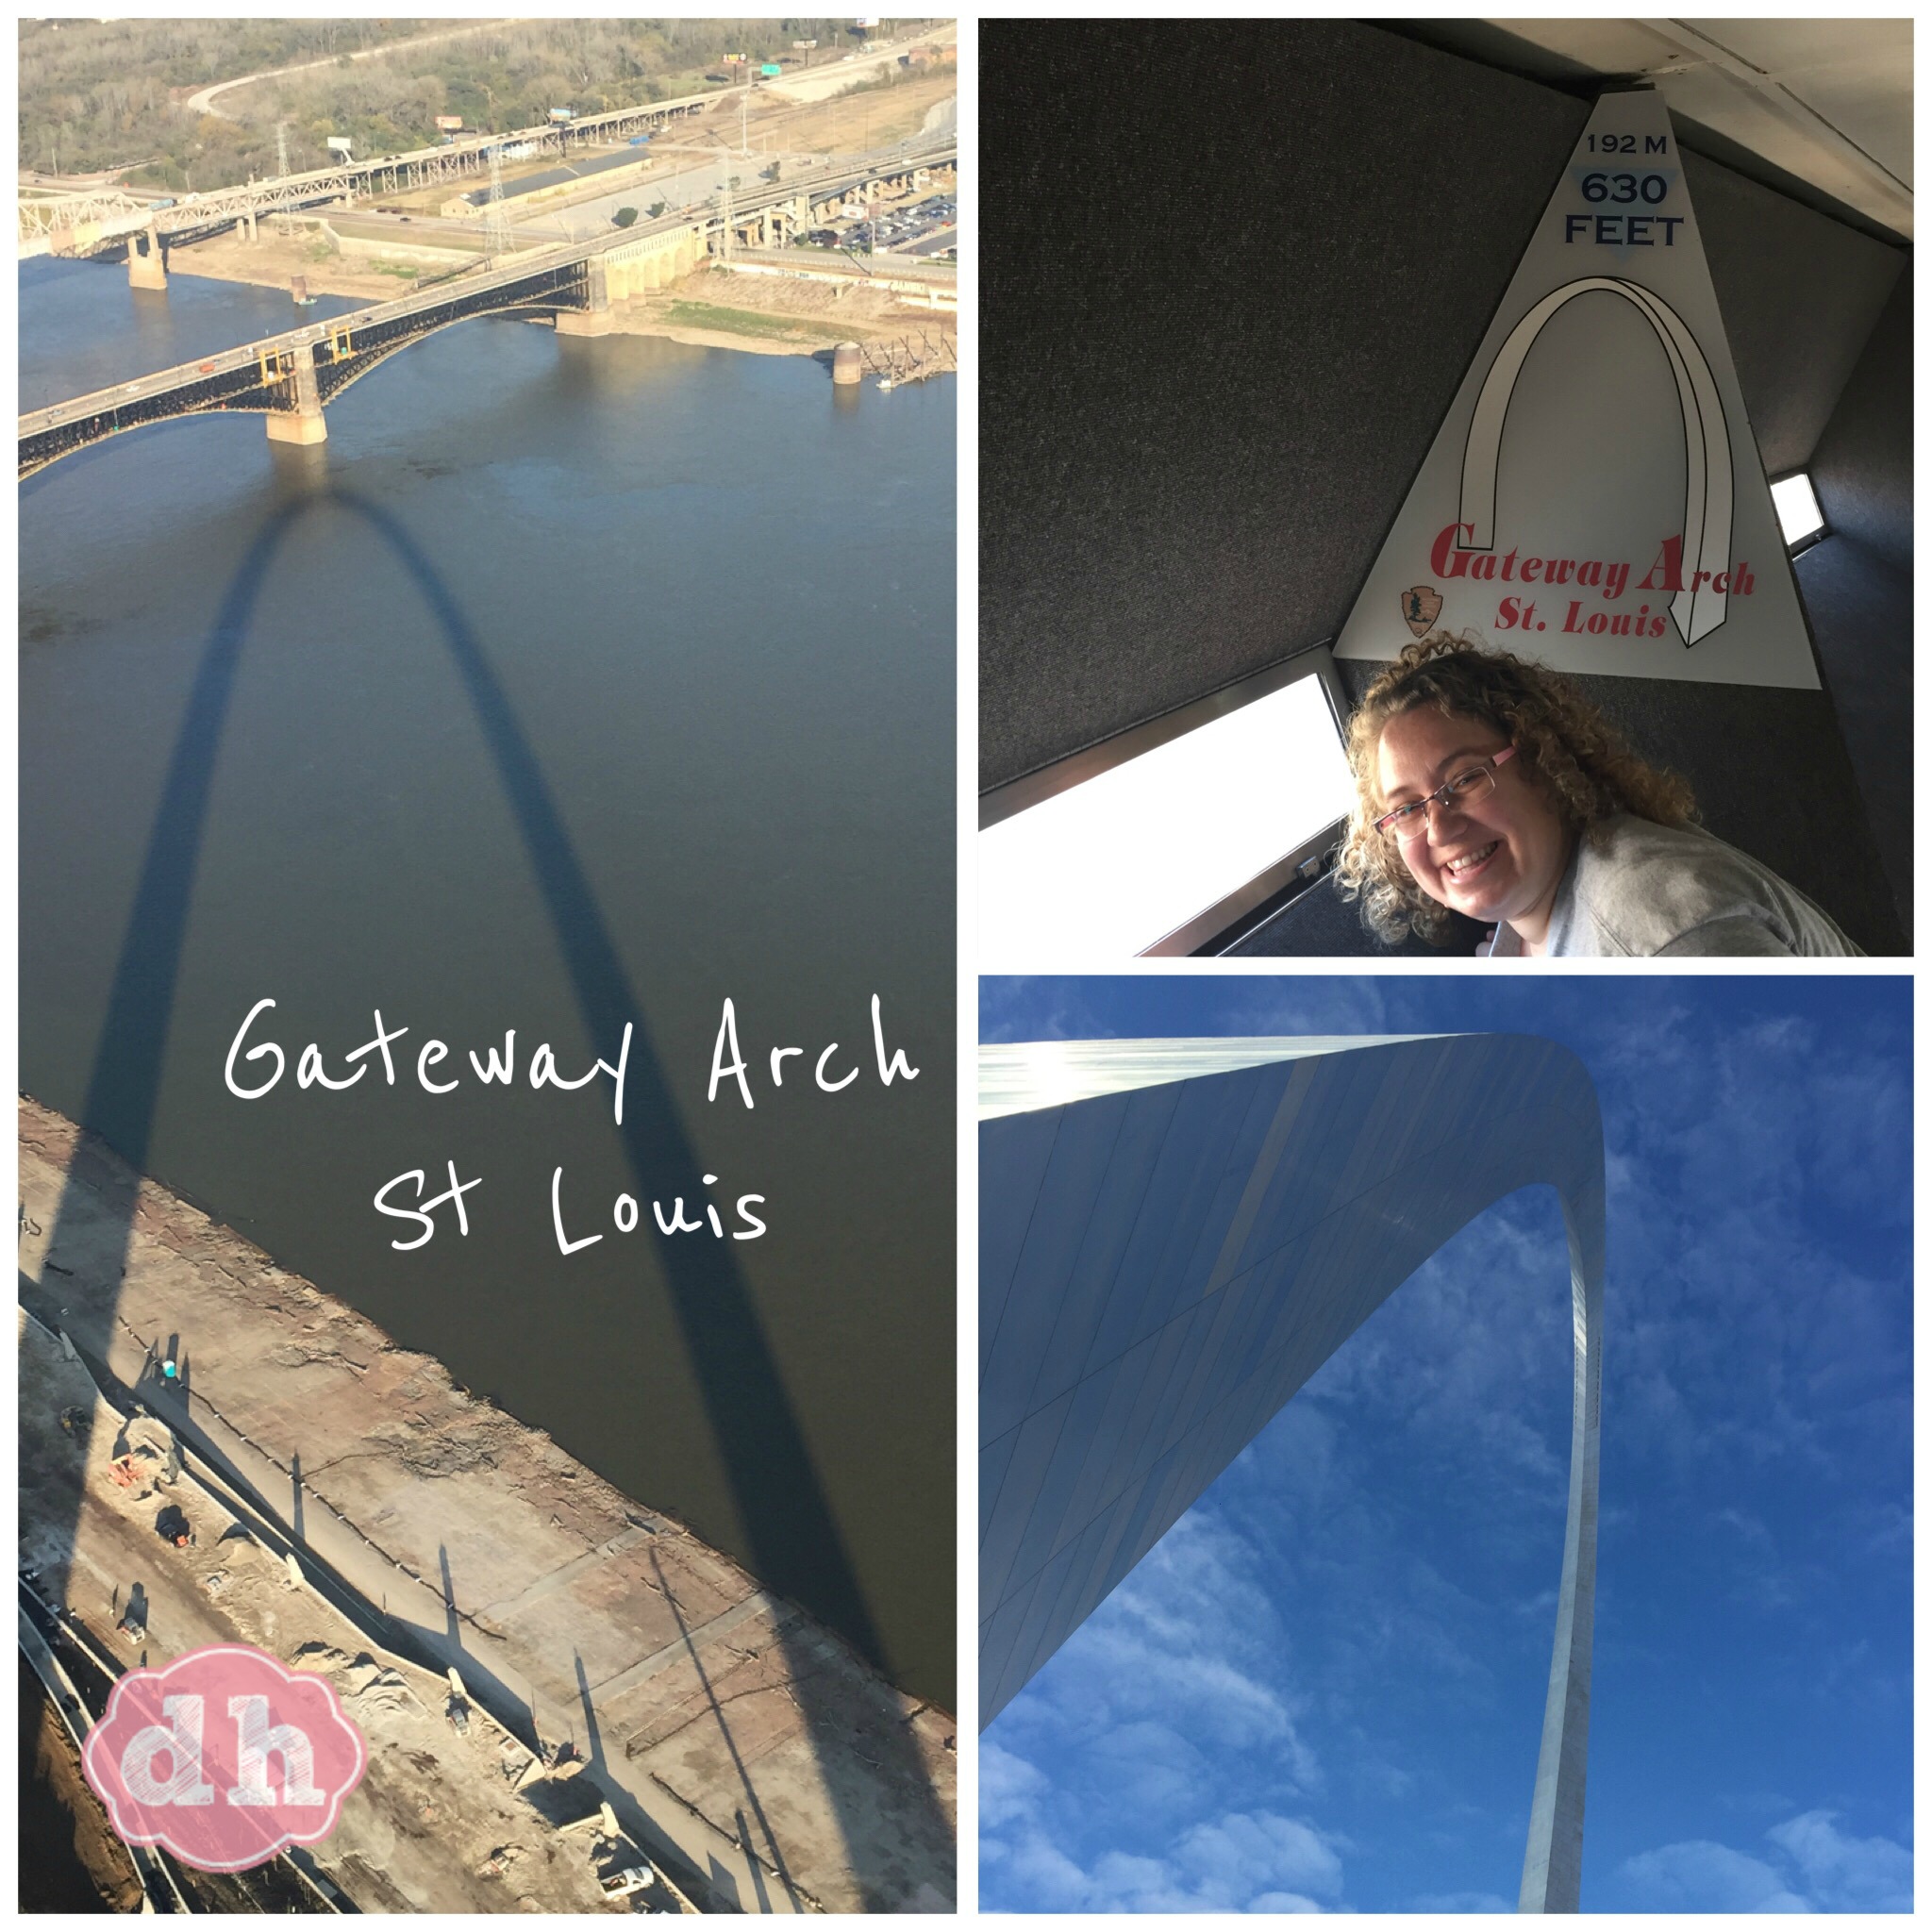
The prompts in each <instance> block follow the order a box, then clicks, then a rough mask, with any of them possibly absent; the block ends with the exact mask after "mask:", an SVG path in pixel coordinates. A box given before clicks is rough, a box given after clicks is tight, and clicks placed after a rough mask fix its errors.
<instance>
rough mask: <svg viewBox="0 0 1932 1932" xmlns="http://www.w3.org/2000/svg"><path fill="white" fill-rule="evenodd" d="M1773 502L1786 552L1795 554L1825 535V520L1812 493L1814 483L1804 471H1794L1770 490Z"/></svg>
mask: <svg viewBox="0 0 1932 1932" xmlns="http://www.w3.org/2000/svg"><path fill="white" fill-rule="evenodd" d="M1771 500H1772V503H1773V505H1774V508H1776V510H1777V521H1778V525H1779V527H1780V528H1781V529H1782V530H1783V531H1784V533H1785V548H1786V549H1787V550H1796V549H1797V548H1798V546H1799V545H1800V544H1802V543H1808V542H1809V541H1811V540H1812V539H1813V538H1814V537H1821V536H1823V535H1824V516H1823V514H1822V513H1821V512H1820V510H1819V508H1818V498H1817V496H1816V495H1815V494H1814V493H1813V492H1812V489H1811V479H1810V477H1809V476H1807V475H1806V474H1805V473H1804V471H1803V470H1794V471H1793V472H1792V473H1791V474H1790V475H1789V476H1787V477H1785V478H1784V479H1783V480H1782V481H1781V482H1777V483H1774V484H1773V485H1772V486H1771Z"/></svg>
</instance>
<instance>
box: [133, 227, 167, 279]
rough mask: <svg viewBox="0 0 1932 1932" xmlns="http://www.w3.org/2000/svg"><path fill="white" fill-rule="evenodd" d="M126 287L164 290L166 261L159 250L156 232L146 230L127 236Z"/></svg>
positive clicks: (157, 233) (159, 241)
mask: <svg viewBox="0 0 1932 1932" xmlns="http://www.w3.org/2000/svg"><path fill="white" fill-rule="evenodd" d="M127 286H128V287H129V288H130V289H160V290H163V291H165V290H166V288H167V286H168V261H167V257H166V256H165V255H164V254H163V252H162V249H161V238H160V234H159V231H158V230H157V229H155V228H147V229H144V230H143V231H142V232H141V233H138V234H134V235H130V236H128V238H127Z"/></svg>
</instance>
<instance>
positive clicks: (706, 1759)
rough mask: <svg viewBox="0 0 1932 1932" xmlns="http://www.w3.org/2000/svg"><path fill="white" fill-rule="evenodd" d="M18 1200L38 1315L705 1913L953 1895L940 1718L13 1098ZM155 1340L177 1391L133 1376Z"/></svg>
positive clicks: (701, 1552)
mask: <svg viewBox="0 0 1932 1932" xmlns="http://www.w3.org/2000/svg"><path fill="white" fill-rule="evenodd" d="M20 1192H21V1202H22V1211H23V1216H24V1219H23V1224H22V1241H21V1259H20V1268H21V1294H22V1299H23V1301H24V1302H25V1304H26V1305H27V1306H28V1307H29V1308H30V1309H31V1310H32V1311H33V1312H34V1313H35V1315H36V1316H37V1317H38V1318H39V1319H41V1320H42V1321H43V1322H45V1323H47V1324H50V1325H57V1326H58V1327H59V1328H60V1329H63V1330H64V1331H65V1332H67V1333H68V1334H69V1335H70V1336H71V1337H72V1338H73V1340H74V1341H75V1345H76V1346H77V1347H78V1348H79V1349H80V1350H81V1351H82V1354H83V1357H92V1358H94V1359H95V1360H96V1361H97V1362H99V1363H100V1364H101V1365H102V1366H103V1369H104V1371H105V1372H106V1373H108V1374H110V1375H111V1376H113V1377H117V1378H119V1380H120V1381H121V1382H124V1383H125V1384H126V1385H128V1386H129V1387H130V1388H134V1389H138V1390H139V1391H140V1393H141V1396H142V1401H143V1402H144V1403H145V1404H146V1406H147V1407H149V1408H150V1409H151V1410H153V1411H154V1412H155V1413H156V1414H157V1415H158V1416H160V1417H161V1418H162V1419H163V1420H164V1421H165V1422H167V1423H168V1424H169V1425H170V1426H171V1427H173V1428H174V1429H175V1431H176V1432H177V1433H178V1434H179V1435H180V1437H181V1438H182V1440H183V1441H184V1442H186V1443H187V1444H188V1446H189V1449H190V1452H191V1455H192V1457H197V1458H199V1459H200V1460H201V1461H202V1462H203V1463H205V1464H206V1466H207V1467H208V1469H209V1470H210V1471H212V1472H215V1473H216V1474H217V1476H218V1478H219V1480H220V1481H221V1482H223V1483H227V1484H231V1485H233V1486H234V1487H235V1491H236V1493H237V1494H242V1493H243V1491H244V1490H245V1491H246V1492H248V1493H249V1494H250V1495H251V1496H252V1498H253V1503H252V1505H251V1507H259V1508H260V1509H261V1510H262V1511H263V1512H265V1513H266V1514H267V1515H270V1516H272V1517H273V1519H274V1523H273V1528H274V1531H275V1534H276V1535H278V1536H285V1537H286V1538H287V1540H288V1541H289V1543H290V1545H291V1547H292V1548H293V1549H295V1550H296V1551H297V1552H298V1553H299V1556H300V1557H301V1558H302V1560H303V1562H304V1567H305V1569H308V1568H311V1567H312V1569H313V1572H314V1574H316V1576H317V1577H318V1578H319V1579H324V1580H325V1581H329V1582H331V1583H333V1582H336V1581H339V1583H340V1587H341V1590H342V1591H344V1592H346V1593H348V1594H349V1595H350V1596H352V1597H353V1600H354V1601H356V1602H359V1603H361V1604H364V1605H366V1606H368V1607H371V1609H372V1612H373V1614H374V1615H375V1617H377V1618H378V1619H379V1620H380V1622H381V1626H382V1628H383V1629H384V1631H385V1632H386V1633H387V1635H388V1636H389V1637H390V1638H391V1639H392V1640H393V1643H392V1647H393V1648H395V1649H396V1650H398V1651H401V1652H404V1653H405V1654H408V1655H411V1656H420V1657H423V1658H425V1659H426V1660H427V1661H428V1662H429V1663H430V1664H431V1665H432V1666H433V1667H437V1668H441V1667H443V1666H447V1665H454V1666H456V1667H457V1668H458V1669H459V1670H460V1672H461V1674H462V1679H463V1683H464V1685H465V1687H466V1689H467V1691H469V1693H470V1695H471V1696H472V1697H473V1698H475V1700H476V1701H477V1702H478V1703H479V1704H481V1705H482V1706H483V1707H485V1708H486V1709H487V1710H488V1711H489V1712H490V1713H491V1715H492V1716H493V1717H494V1718H495V1719H497V1720H498V1721H499V1722H500V1723H502V1724H504V1725H505V1726H506V1728H507V1729H508V1731H509V1732H510V1733H511V1734H513V1735H514V1736H515V1737H516V1738H518V1739H520V1740H523V1741H524V1742H525V1744H535V1743H537V1742H538V1741H539V1740H541V1741H542V1742H543V1743H544V1744H547V1745H553V1746H554V1744H555V1743H556V1742H557V1741H558V1740H563V1739H568V1740H570V1741H571V1742H572V1743H573V1745H574V1747H575V1750H576V1751H577V1752H579V1753H581V1754H582V1756H583V1757H584V1758H585V1759H586V1760H587V1763H588V1769H587V1770H586V1771H585V1772H584V1773H583V1774H582V1779H583V1780H584V1781H586V1788H587V1789H594V1790H597V1791H598V1792H600V1793H602V1794H603V1795H604V1796H605V1797H606V1798H607V1799H608V1801H609V1802H610V1803H611V1805H612V1808H613V1810H614V1811H615V1813H616V1815H617V1817H618V1819H619V1821H620V1823H621V1824H623V1825H624V1826H625V1829H626V1830H627V1831H629V1832H630V1833H631V1834H632V1835H633V1836H634V1837H636V1838H637V1839H638V1840H639V1841H640V1842H641V1843H642V1844H643V1845H644V1846H645V1848H646V1849H647V1850H650V1851H653V1852H654V1853H656V1854H658V1856H660V1857H664V1858H665V1859H666V1861H667V1862H670V1863H673V1864H674V1869H677V1870H681V1871H686V1872H689V1873H691V1874H695V1878H694V1880H693V1882H694V1883H698V1882H702V1885H703V1888H704V1890H705V1891H706V1892H707V1893H708V1897H707V1898H706V1899H705V1900H704V1901H703V1902H704V1903H706V1904H708V1906H709V1907H712V1908H716V1909H724V1910H754V1911H755V1910H766V1909H769V1910H781V1911H782V1910H814V1909H818V1910H833V1911H850V1910H892V1909H900V1910H905V1909H928V1910H944V1909H949V1908H950V1907H951V1903H952V1899H953V1890H954V1869H955V1859H954V1829H955V1827H954V1816H955V1802H954V1799H955V1793H954V1763H955V1757H954V1725H953V1721H952V1719H951V1718H950V1717H949V1716H947V1715H946V1714H945V1713H943V1712H941V1711H939V1710H937V1709H935V1708H933V1707H929V1706H922V1705H920V1704H918V1703H917V1702H916V1701H914V1700H912V1699H910V1698H908V1697H905V1696H903V1695H902V1694H901V1693H899V1692H897V1691H893V1690H892V1688H891V1686H890V1685H888V1684H887V1683H885V1682H884V1680H883V1679H881V1678H880V1677H878V1676H877V1674H875V1673H874V1672H872V1671H871V1670H869V1669H868V1668H867V1667H866V1666H865V1665H864V1664H863V1663H862V1662H861V1661H860V1660H859V1659H858V1657H856V1656H855V1655H854V1654H853V1653H852V1652H851V1651H850V1649H849V1648H848V1647H847V1646H846V1645H845V1644H844V1643H843V1642H842V1641H840V1640H839V1639H838V1638H836V1637H835V1636H833V1635H832V1634H831V1633H830V1632H829V1631H827V1630H825V1629H824V1628H823V1627H821V1626H819V1625H817V1624H813V1623H812V1622H811V1621H810V1620H809V1619H808V1618H807V1617H806V1616H805V1615H804V1613H803V1612H801V1611H799V1610H798V1609H797V1608H796V1607H794V1606H792V1605H791V1604H788V1603H786V1602H785V1601H783V1600H782V1599H779V1598H777V1597H775V1596H774V1595H773V1594H772V1593H771V1592H769V1591H764V1590H762V1589H761V1588H760V1587H759V1586H758V1583H757V1581H756V1580H755V1579H754V1578H752V1577H751V1576H749V1575H748V1574H746V1573H745V1572H744V1571H742V1570H741V1568H739V1566H737V1565H736V1564H734V1563H733V1562H731V1561H730V1559H729V1558H727V1557H724V1556H723V1555H721V1554H720V1553H719V1552H718V1551H716V1550H713V1549H711V1548H709V1547H708V1545H706V1544H704V1543H703V1542H701V1541H699V1540H698V1539H697V1538H695V1537H693V1536H691V1533H690V1532H689V1531H688V1530H686V1529H685V1528H684V1527H683V1526H682V1525H681V1524H677V1523H676V1522H675V1521H674V1520H672V1519H671V1518H669V1517H667V1516H665V1515H663V1514H662V1513H661V1512H658V1511H656V1510H653V1509H651V1508H650V1507H648V1506H644V1505H641V1504H639V1503H636V1502H634V1501H632V1500H631V1499H628V1498H626V1497H625V1496H623V1495H622V1494H620V1493H619V1492H618V1491H615V1490H614V1489H613V1488H611V1486H610V1485H608V1483H606V1482H604V1481H603V1479H602V1478H600V1477H599V1476H597V1475H596V1474H594V1473H593V1472H591V1470H589V1469H588V1468H586V1467H585V1466H584V1465H583V1464H581V1463H578V1462H576V1461H575V1459H574V1458H573V1457H570V1456H568V1455H567V1454H566V1453H565V1452H564V1451H562V1450H561V1449H559V1448H558V1446H557V1444H556V1443H555V1442H553V1441H551V1440H550V1438H549V1437H547V1436H545V1435H543V1434H542V1433H541V1432H540V1431H538V1430H535V1429H531V1428H529V1427H527V1426H525V1424H522V1423H519V1422H518V1421H516V1420H515V1419H514V1418H513V1417H511V1416H508V1415H506V1414H504V1413H503V1412H502V1411H501V1410H499V1409H496V1408H494V1407H491V1405H490V1404H488V1403H485V1402H483V1401H480V1400H478V1399H477V1398H475V1397H474V1396H472V1395H470V1394H469V1393H468V1391H464V1390H462V1389H461V1388H459V1387H458V1386H457V1385H456V1384H455V1383H454V1382H452V1381H451V1379H450V1377H449V1376H448V1374H446V1373H445V1372H444V1371H443V1369H442V1368H441V1365H440V1364H439V1363H437V1362H436V1361H434V1360H432V1359H431V1358H430V1357H425V1356H422V1355H418V1354H414V1353H411V1352H409V1351H407V1350H404V1349H401V1348H399V1347H397V1346H396V1344H395V1343H394V1342H393V1341H391V1339H390V1338H389V1337H388V1336H387V1335H385V1334H384V1333H383V1332H382V1331H381V1330H380V1329H379V1328H377V1327H376V1326H375V1324H373V1323H371V1322H369V1321H367V1320H366V1319H365V1318H363V1317H362V1316H360V1315H358V1314H357V1313H355V1312H354V1311H353V1310H352V1309H350V1308H348V1307H345V1306H344V1305H343V1304H342V1303H341V1302H339V1301H336V1300H335V1299H334V1298H333V1297H331V1296H329V1295H327V1294H325V1293H324V1292H323V1291H321V1290H320V1289H318V1288H317V1287H316V1286H315V1285H314V1284H312V1283H310V1282H308V1281H305V1280H303V1279H301V1278H300V1277H299V1276H296V1275H293V1274H289V1273H288V1272H287V1271H285V1270H282V1269H280V1268H278V1267H276V1266H275V1263H274V1262H273V1261H272V1260H271V1259H270V1258H269V1257H267V1256H266V1255H264V1254H262V1253H261V1252H260V1250H258V1249H257V1248H255V1247H254V1246H252V1245H251V1244H250V1243H249V1242H247V1241H243V1240H242V1238H241V1237H240V1236H238V1235H236V1234H234V1233H233V1232H232V1231H231V1230H229V1229H226V1228H225V1227H222V1226H220V1225H218V1224H215V1223H213V1222H211V1221H210V1220H209V1219H208V1216H206V1215H205V1214H203V1213H201V1212H200V1211H199V1210H197V1209H196V1208H192V1207H191V1206H190V1205H189V1204H188V1203H186V1202H185V1201H182V1200H181V1199H179V1198H178V1197H176V1196H175V1195H174V1194H172V1193H170V1192H169V1191H167V1190H165V1189H162V1188H160V1187H158V1186H157V1185H156V1184H155V1183H153V1182H151V1181H146V1180H143V1179H142V1178H141V1177H139V1176H138V1175H135V1174H132V1173H130V1171H129V1170H128V1169H127V1168H126V1166H125V1163H123V1162H121V1161H120V1160H119V1159H118V1158H115V1157H114V1156H113V1155H111V1154H110V1153H109V1152H108V1150H106V1149H105V1148H104V1147H102V1146H101V1145H100V1144H99V1143H98V1142H95V1141H92V1139H90V1138H89V1137H87V1136H84V1135H82V1134H80V1133H79V1132H78V1130H77V1129H76V1128H75V1125H74V1124H73V1123H72V1122H70V1121H67V1120H65V1119H63V1118H62V1117H61V1116H59V1115H58V1114H55V1113H53V1112H51V1111H50V1110H49V1109H46V1108H42V1107H40V1106H38V1105H37V1104H35V1103H34V1102H32V1101H30V1100H25V1099H24V1100H23V1101H22V1103H21V1108H20ZM162 1355H171V1356H172V1357H174V1358H175V1359H176V1360H177V1361H179V1362H180V1363H181V1365H182V1374H181V1377H180V1384H181V1392H180V1393H178V1394H177V1393H175V1391H173V1389H172V1388H163V1387H161V1386H159V1384H158V1377H157V1376H156V1375H155V1374H153V1373H152V1369H153V1364H154V1362H155V1361H157V1360H158V1359H159V1358H160V1357H161V1356H162ZM95 1459H98V1458H95ZM50 1560H51V1561H52V1562H53V1563H54V1564H55V1565H56V1566H57V1567H58V1563H59V1562H60V1560H61V1558H60V1553H59V1552H58V1549H56V1550H54V1551H52V1552H51V1553H50V1554H49V1555H48V1556H47V1557H43V1560H42V1571H43V1574H44V1573H45V1572H46V1571H47V1570H48V1568H49V1562H50ZM65 1561H66V1563H67V1565H68V1567H69V1568H70V1569H73V1568H74V1555H73V1553H72V1552H71V1551H70V1552H69V1553H68V1556H67V1557H66V1558H65Z"/></svg>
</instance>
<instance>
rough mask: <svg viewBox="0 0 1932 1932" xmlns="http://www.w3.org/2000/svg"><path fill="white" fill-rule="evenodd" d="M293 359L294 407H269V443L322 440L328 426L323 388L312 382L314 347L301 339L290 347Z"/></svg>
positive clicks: (323, 440)
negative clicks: (325, 420)
mask: <svg viewBox="0 0 1932 1932" xmlns="http://www.w3.org/2000/svg"><path fill="white" fill-rule="evenodd" d="M290 353H291V356H292V357H293V358H294V364H295V367H294V371H293V375H294V384H295V407H294V408H292V409H271V410H270V411H269V416H268V440H269V441H271V442H325V441H327V440H328V425H327V424H326V423H325V422H324V421H323V417H322V391H320V390H319V389H317V387H316V385H315V350H314V347H313V345H312V344H310V343H308V342H304V343H302V344H301V346H300V347H298V348H296V349H293V350H291V352H290Z"/></svg>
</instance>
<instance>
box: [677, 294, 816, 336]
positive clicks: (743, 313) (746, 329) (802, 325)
mask: <svg viewBox="0 0 1932 1932" xmlns="http://www.w3.org/2000/svg"><path fill="white" fill-rule="evenodd" d="M664 319H665V321H666V322H668V323H670V324H671V325H673V326H674V327H675V328H708V329H712V330H715V331H716V332H717V333H718V334H720V335H733V336H764V337H767V338H769V339H771V340H773V341H792V342H796V341H816V340H817V339H818V338H819V337H820V336H822V335H824V329H822V328H818V327H815V326H814V325H812V324H810V323H808V322H807V321H805V320H804V319H803V318H802V317H800V316H794V315H765V314H762V313H760V312H759V311H758V310H757V309H754V308H719V307H718V306H717V305H716V304H715V303H711V302H674V303H672V305H671V307H670V308H669V309H668V310H667V311H666V312H665V317H664Z"/></svg>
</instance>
